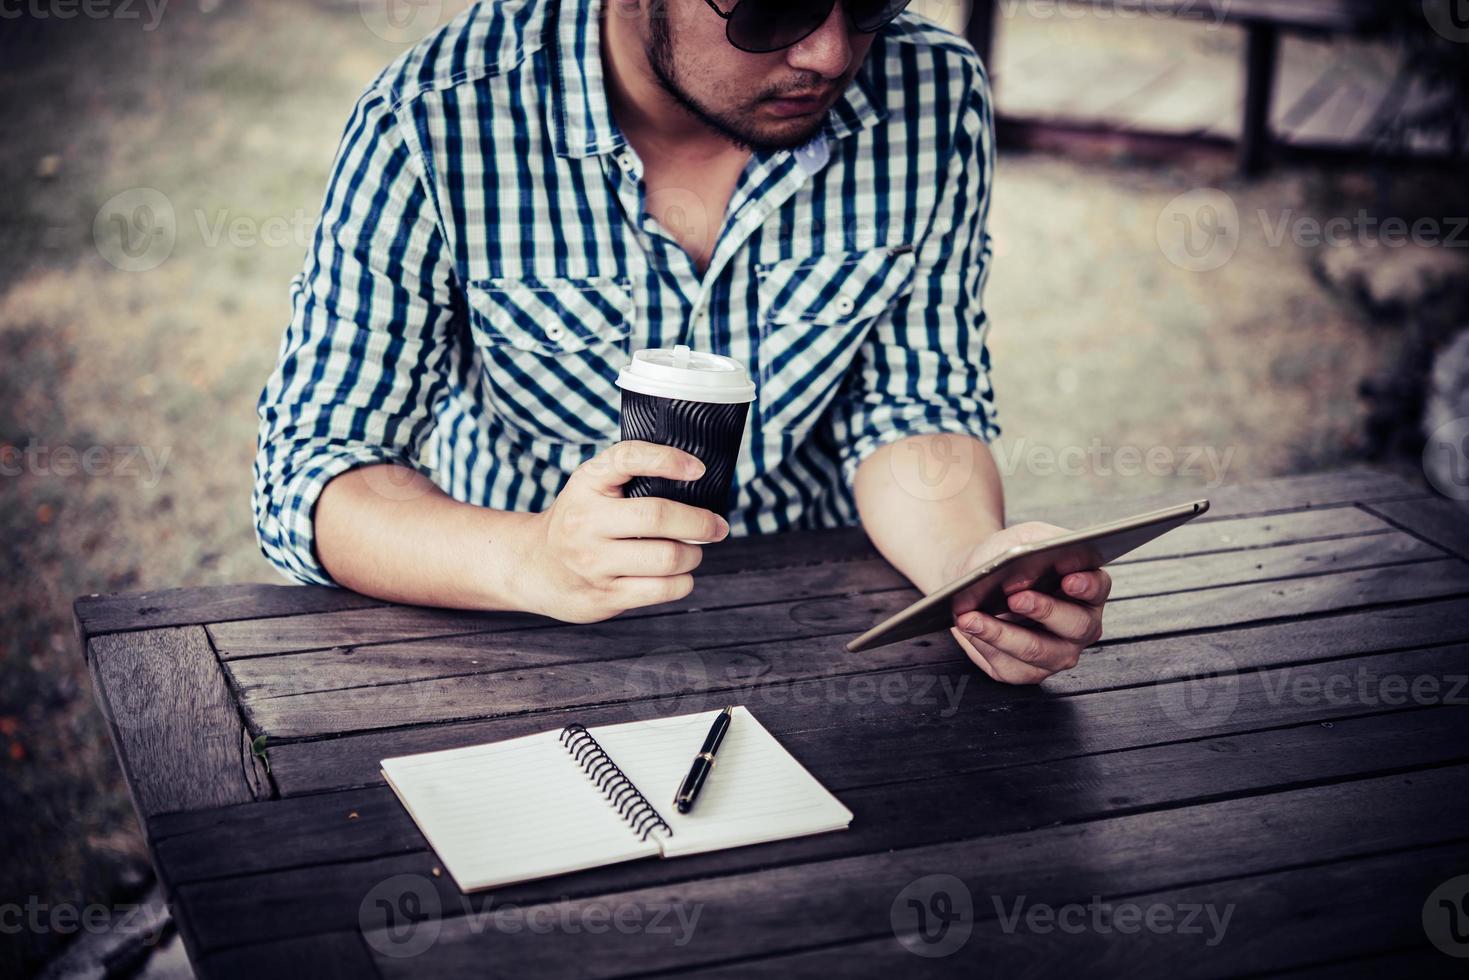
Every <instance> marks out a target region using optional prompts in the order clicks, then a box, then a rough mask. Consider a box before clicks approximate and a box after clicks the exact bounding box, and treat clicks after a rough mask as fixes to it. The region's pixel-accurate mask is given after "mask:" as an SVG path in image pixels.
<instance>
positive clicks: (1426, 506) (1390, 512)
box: [1367, 497, 1469, 559]
mask: <svg viewBox="0 0 1469 980" xmlns="http://www.w3.org/2000/svg"><path fill="white" fill-rule="evenodd" d="M1367 510H1369V511H1371V512H1372V513H1374V514H1376V515H1378V516H1379V517H1382V518H1385V519H1386V520H1387V521H1389V522H1391V523H1392V524H1395V525H1397V526H1398V527H1400V528H1403V529H1404V530H1406V531H1411V532H1413V533H1414V534H1416V535H1418V536H1419V537H1421V538H1423V539H1424V540H1425V541H1431V542H1433V543H1434V544H1436V545H1438V546H1439V547H1440V548H1444V549H1446V550H1448V551H1450V552H1452V553H1453V554H1456V555H1458V556H1459V557H1460V558H1464V559H1469V504H1461V503H1456V502H1454V501H1451V500H1444V499H1442V498H1439V497H1427V498H1424V499H1422V500H1396V501H1384V502H1383V503H1377V504H1372V505H1370V506H1369V507H1367Z"/></svg>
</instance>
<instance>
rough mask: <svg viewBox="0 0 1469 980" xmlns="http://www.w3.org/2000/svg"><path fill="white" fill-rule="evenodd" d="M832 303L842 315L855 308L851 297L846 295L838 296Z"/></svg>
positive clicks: (855, 305)
mask: <svg viewBox="0 0 1469 980" xmlns="http://www.w3.org/2000/svg"><path fill="white" fill-rule="evenodd" d="M833 305H834V306H835V307H836V311H837V312H838V313H840V314H841V315H842V316H846V315H847V314H849V313H851V312H852V311H853V310H855V309H856V308H857V304H856V302H855V301H854V300H853V299H852V297H850V296H846V295H842V296H838V297H837V298H836V301H835V302H834V303H833Z"/></svg>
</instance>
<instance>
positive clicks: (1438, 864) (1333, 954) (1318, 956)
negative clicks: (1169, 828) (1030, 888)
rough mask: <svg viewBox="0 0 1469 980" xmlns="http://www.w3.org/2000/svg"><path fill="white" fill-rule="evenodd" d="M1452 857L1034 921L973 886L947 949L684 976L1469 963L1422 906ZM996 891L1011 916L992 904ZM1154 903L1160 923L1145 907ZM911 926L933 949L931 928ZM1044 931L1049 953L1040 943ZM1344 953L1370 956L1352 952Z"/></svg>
mask: <svg viewBox="0 0 1469 980" xmlns="http://www.w3.org/2000/svg"><path fill="white" fill-rule="evenodd" d="M1456 866H1457V867H1466V866H1469V845H1466V844H1464V843H1462V842H1459V843H1451V844H1444V845H1440V846H1437V847H1430V848H1424V849H1421V850H1415V851H1410V852H1408V853H1406V854H1401V855H1399V854H1392V855H1380V856H1375V857H1365V858H1356V859H1348V860H1344V861H1335V862H1331V863H1329V864H1325V865H1320V866H1317V867H1311V868H1301V869H1294V870H1290V871H1279V872H1274V873H1270V874H1263V875H1250V876H1248V877H1243V878H1230V879H1228V880H1225V881H1221V882H1215V883H1211V884H1209V885H1200V886H1194V887H1191V888H1183V889H1175V890H1171V891H1155V892H1147V893H1144V894H1140V895H1128V896H1126V897H1125V898H1119V899H1113V900H1111V901H1109V902H1107V903H1106V904H1105V905H1103V904H1102V903H1098V905H1099V906H1100V907H1099V908H1097V910H1096V911H1093V906H1092V905H1091V902H1092V899H1090V898H1088V899H1085V900H1077V901H1076V902H1075V903H1074V904H1075V905H1077V906H1081V908H1079V909H1076V910H1075V911H1070V910H1068V911H1066V912H1064V913H1062V914H1063V915H1064V916H1065V919H1064V922H1065V924H1066V926H1067V928H1062V927H1061V925H1060V924H1058V923H1057V922H1056V921H1055V920H1052V919H1049V918H1045V917H1042V918H1038V919H1035V920H1034V922H1035V923H1036V927H1032V926H1031V925H1029V924H1028V923H1027V921H1026V920H1025V919H1024V918H1021V919H1019V920H1016V919H1014V918H1013V914H1014V911H1015V909H1016V908H1019V909H1021V911H1022V913H1028V912H1029V911H1030V909H1031V908H1033V906H1032V905H1027V904H1026V903H1025V900H1024V898H1023V897H1021V896H995V895H993V894H989V895H982V894H978V893H971V901H973V902H975V903H976V904H977V905H978V906H979V908H977V909H976V912H977V913H978V912H980V910H981V909H984V908H986V907H988V911H989V913H990V916H989V917H985V918H979V917H978V915H977V916H976V918H977V921H976V922H975V923H974V928H973V929H972V930H971V931H970V932H969V933H968V935H967V938H966V940H965V942H964V945H963V946H962V947H960V948H959V949H958V950H955V951H954V952H953V953H952V954H950V955H948V956H945V957H943V958H942V959H939V958H934V959H929V960H927V961H919V960H918V959H917V957H916V956H915V954H914V953H913V952H911V951H910V950H909V949H908V948H907V947H906V946H904V945H903V944H902V943H900V942H899V941H898V938H897V935H896V933H895V932H894V931H892V930H890V931H889V932H888V934H887V935H885V936H879V937H877V938H873V939H867V940H864V941H859V942H853V943H844V944H841V945H838V946H828V947H824V948H819V949H811V950H803V951H801V952H798V953H791V954H788V955H784V956H776V957H759V956H756V957H750V956H746V957H737V958H735V959H733V960H731V961H730V962H729V963H727V964H724V965H721V966H715V967H710V968H707V969H699V970H694V971H692V972H690V973H689V974H687V975H689V976H695V977H705V978H709V980H715V978H720V977H736V976H739V977H744V976H750V975H752V974H753V973H756V972H759V973H761V974H771V975H777V976H780V977H783V978H790V977H795V978H813V980H826V978H829V977H832V976H843V977H845V976H859V977H869V976H870V977H888V976H894V975H902V974H903V973H905V972H907V971H910V970H912V969H914V966H915V963H919V962H922V963H923V967H924V969H923V973H924V975H925V976H929V975H932V976H941V977H949V976H953V977H971V976H974V975H975V974H976V972H979V971H981V970H982V971H983V974H984V975H986V976H1028V975H1031V974H1032V973H1040V974H1043V975H1045V976H1087V977H1104V978H1105V977H1127V978H1136V977H1170V978H1172V977H1178V978H1190V977H1218V976H1246V975H1259V974H1262V973H1267V972H1268V973H1269V975H1271V976H1276V975H1278V974H1277V972H1276V971H1278V970H1280V969H1282V968H1285V969H1287V970H1292V971H1294V970H1295V969H1297V968H1299V969H1302V970H1308V971H1309V974H1308V975H1310V976H1320V977H1338V976H1359V975H1360V976H1367V975H1369V974H1367V973H1365V972H1363V973H1356V972H1351V968H1352V967H1356V966H1357V965H1358V964H1359V963H1360V964H1361V966H1362V967H1366V968H1368V969H1373V970H1375V972H1373V973H1372V974H1370V975H1372V976H1411V977H1415V978H1418V977H1423V978H1427V977H1435V976H1450V975H1453V976H1460V975H1462V974H1461V973H1452V974H1451V973H1450V972H1449V971H1450V969H1452V967H1451V966H1450V964H1451V963H1452V962H1453V961H1451V960H1450V959H1449V957H1447V956H1446V955H1444V954H1443V953H1441V952H1438V951H1437V950H1434V949H1432V948H1431V947H1429V946H1428V945H1427V941H1426V940H1425V939H1424V936H1423V925H1422V922H1421V920H1420V918H1419V908H1418V906H1419V905H1420V903H1421V901H1422V899H1423V896H1425V895H1427V894H1428V893H1429V892H1431V891H1432V890H1433V888H1434V887H1435V886H1436V885H1437V884H1438V883H1439V882H1440V881H1442V880H1443V877H1444V870H1443V869H1444V868H1446V867H1456ZM997 898H998V899H999V901H1000V907H1001V908H1002V909H1004V911H1005V916H1003V917H1002V916H1000V915H997V914H996V913H995V908H994V906H995V900H996V899H997ZM1017 901H1018V902H1019V904H1018V905H1017ZM1133 909H1135V910H1137V912H1136V913H1134V912H1133V911H1131V910H1133ZM1211 910H1212V913H1213V917H1211V915H1210V912H1211ZM1041 911H1042V912H1045V911H1046V910H1045V909H1042V910H1041ZM1119 911H1121V912H1123V916H1126V917H1122V916H1118V914H1117V913H1118V912H1119ZM1149 912H1151V913H1152V915H1153V916H1154V918H1153V919H1152V920H1151V922H1152V923H1153V927H1152V928H1149V927H1148V925H1149V921H1150V920H1148V919H1146V918H1145V917H1144V916H1145V915H1146V914H1148V913H1149ZM1226 913H1227V915H1228V918H1227V919H1226V918H1225V915H1226ZM1134 915H1135V916H1136V919H1135V920H1134V919H1133V918H1132V917H1133V916H1134ZM1011 922H1013V923H1015V924H1014V925H1011V924H1010V923H1011ZM1303 922H1305V923H1309V924H1310V925H1309V927H1308V928H1309V929H1310V942H1302V941H1301V938H1302V936H1301V933H1302V925H1301V923H1303ZM1099 924H1100V925H1099ZM905 935H906V936H907V937H908V941H909V942H910V943H912V944H913V945H914V946H916V947H917V948H918V949H920V950H921V949H923V948H924V947H923V945H922V940H921V938H918V937H917V936H915V935H914V934H912V933H907V934H905ZM1042 943H1043V944H1044V954H1043V955H1038V951H1037V946H1038V945H1039V944H1042ZM1395 947H1397V948H1395ZM1402 947H1409V948H1408V949H1403V948H1402ZM1384 951H1386V952H1384ZM1345 957H1362V958H1363V959H1362V960H1355V959H1354V960H1351V961H1349V963H1347V964H1343V963H1342V962H1341V960H1342V959H1343V958H1345ZM1322 961H1334V962H1331V963H1330V965H1329V966H1328V965H1327V964H1326V963H1323V962H1322ZM1389 964H1394V965H1396V967H1397V969H1392V968H1390V967H1389ZM1343 967H1347V969H1346V970H1344V969H1343ZM1459 969H1460V970H1462V966H1460V967H1459ZM991 971H993V972H991ZM607 975H614V974H607ZM1290 975H1292V976H1295V975H1297V974H1295V973H1294V972H1292V973H1291V974H1290Z"/></svg>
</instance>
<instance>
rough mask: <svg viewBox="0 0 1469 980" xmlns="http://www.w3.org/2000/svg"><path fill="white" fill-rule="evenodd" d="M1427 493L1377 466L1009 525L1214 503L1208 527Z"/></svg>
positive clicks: (1028, 510) (1096, 519) (1076, 508)
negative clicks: (1196, 502)
mask: <svg viewBox="0 0 1469 980" xmlns="http://www.w3.org/2000/svg"><path fill="white" fill-rule="evenodd" d="M1427 495H1428V491H1427V489H1426V488H1425V487H1422V486H1415V485H1413V484H1411V483H1409V482H1408V481H1407V480H1404V479H1403V478H1402V477H1400V476H1398V475H1397V474H1395V473H1391V472H1389V471H1387V470H1385V469H1381V468H1378V467H1372V466H1352V467H1346V468H1343V469H1336V470H1329V471H1327V472H1324V473H1311V474H1306V475H1303V476H1288V477H1280V478H1279V479H1272V480H1257V481H1254V482H1251V483H1232V484H1226V485H1224V486H1221V487H1216V488H1214V489H1212V490H1199V491H1192V490H1187V489H1179V490H1176V491H1168V492H1165V493H1157V494H1148V495H1145V496H1129V497H1117V498H1114V499H1110V500H1095V499H1089V500H1085V501H1079V502H1077V503H1075V504H1068V505H1064V506H1060V507H1046V508H1044V509H1041V508H1035V507H1030V506H1028V505H1027V504H1025V503H1023V502H1012V503H1013V504H1014V506H1012V507H1009V508H1008V509H1007V514H1006V523H1008V524H1018V523H1020V522H1021V521H1029V520H1039V521H1049V522H1050V523H1052V524H1059V525H1061V526H1062V527H1086V526H1087V525H1088V524H1096V523H1100V522H1102V521H1107V520H1115V519H1116V518H1119V517H1127V516H1128V515H1130V514H1140V513H1143V512H1145V511H1148V510H1154V509H1156V508H1159V507H1167V506H1170V505H1172V504H1178V503H1183V502H1185V501H1188V500H1193V499H1195V498H1198V497H1208V498H1209V512H1208V513H1207V514H1205V515H1203V516H1202V517H1200V518H1199V519H1198V520H1200V521H1204V522H1209V521H1217V520H1223V519H1225V518H1230V517H1246V516H1250V515H1261V514H1273V513H1279V512H1283V511H1295V510H1310V509H1313V508H1317V507H1331V506H1337V505H1341V504H1365V503H1373V502H1377V501H1386V500H1401V499H1419V498H1423V497H1426V496H1427Z"/></svg>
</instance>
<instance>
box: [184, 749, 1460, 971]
mask: <svg viewBox="0 0 1469 980" xmlns="http://www.w3.org/2000/svg"><path fill="white" fill-rule="evenodd" d="M1466 802H1469V771H1466V770H1465V769H1464V768H1463V767H1458V768H1455V769H1446V770H1435V771H1433V772H1429V773H1415V774H1412V775H1410V776H1394V777H1388V778H1385V779H1374V780H1364V781H1362V782H1356V783H1349V784H1345V785H1339V786H1330V787H1324V788H1319V789H1305V790H1299V791H1296V792H1291V793H1281V794H1275V795H1272V796H1266V797H1250V798H1248V799H1244V800H1232V801H1228V802H1225V803H1219V804H1211V805H1205V806H1198V807H1187V808H1182V809H1177V810H1167V811H1161V812H1154V813H1148V814H1143V815H1141V816H1137V817H1121V818H1115V819H1111V820H1104V821H1098V822H1095V823H1090V824H1085V825H1082V826H1078V827H1062V828H1057V829H1055V830H1047V831H1036V832H1032V833H1029V834H1024V835H1016V836H1014V837H999V838H987V839H984V840H980V841H963V842H957V843H953V844H941V845H935V846H929V847H919V848H912V849H906V850H900V851H894V852H888V853H881V854H869V855H863V856H861V857H856V858H843V859H837V860H833V861H822V862H817V863H813V864H806V865H797V866H786V867H780V868H771V869H767V870H765V871H762V872H755V873H750V874H743V875H732V876H724V877H720V878H714V879H704V880H700V881H691V882H682V883H680V884H679V885H677V886H676V887H659V888H650V889H640V890H635V891H626V892H617V893H612V894H604V895H597V896H593V897H588V898H579V899H572V900H570V901H566V902H553V903H548V904H550V905H551V906H552V907H551V908H549V909H547V910H545V912H544V913H542V912H540V911H539V910H532V909H530V908H524V907H522V908H521V909H520V910H518V912H511V913H509V914H503V915H502V916H500V917H498V918H497V917H495V915H494V910H495V909H496V908H498V907H499V906H498V905H496V906H495V907H493V908H492V909H491V915H490V916H489V917H486V916H483V915H480V916H466V915H459V916H457V917H455V918H452V919H448V920H445V921H443V922H441V923H440V928H439V930H438V933H437V936H436V941H435V942H434V943H433V944H432V945H431V946H429V948H428V949H427V950H425V951H424V952H423V953H422V954H421V955H419V956H417V957H414V958H412V959H411V960H403V961H390V960H389V959H387V958H378V960H377V962H378V967H379V969H380V970H382V972H383V974H384V976H388V977H393V976H422V975H424V974H437V975H450V974H454V973H457V972H462V971H471V970H474V969H476V968H477V967H481V968H482V967H483V965H484V964H486V963H493V964H494V965H495V969H496V970H497V971H503V973H504V975H507V976H531V975H556V976H565V975H595V974H591V973H590V971H597V972H599V973H606V974H611V975H616V974H618V973H624V972H633V971H634V970H636V971H637V972H646V971H656V970H673V969H682V968H687V967H690V966H694V965H698V964H701V963H718V962H722V961H727V960H731V959H735V958H738V957H743V956H746V955H748V954H749V952H750V945H751V943H750V937H752V936H758V937H759V942H760V946H761V947H762V948H763V949H764V950H766V951H768V952H777V951H782V950H794V949H801V948H809V947H812V946H817V945H823V944H829V943H836V942H844V941H851V940H854V939H863V938H867V937H872V936H881V935H884V934H890V933H891V929H892V924H891V909H892V905H893V902H894V901H895V900H896V899H897V898H898V897H899V896H900V894H901V893H902V891H903V889H904V888H905V887H907V886H909V885H910V884H912V883H913V882H915V881H916V880H917V879H921V878H923V877H925V876H927V875H930V874H932V873H933V872H934V871H936V870H943V871H946V872H948V873H951V874H954V875H956V876H957V877H959V878H960V879H961V880H962V881H964V882H965V884H966V886H967V888H968V890H969V891H970V892H971V893H972V894H977V895H978V896H980V898H981V902H982V901H983V899H984V898H986V897H988V896H994V895H998V896H1001V897H1002V898H1004V899H1013V897H1015V896H1025V900H1026V901H1027V902H1030V903H1043V904H1047V905H1063V904H1068V903H1072V902H1078V901H1080V902H1083V903H1085V902H1087V901H1090V900H1091V898H1092V897H1093V896H1096V895H1101V896H1116V895H1131V894H1147V893H1150V892H1153V891H1163V890H1173V889H1183V888H1185V887H1187V886H1188V885H1189V884H1191V883H1194V882H1201V881H1208V880H1211V879H1219V878H1242V877H1245V876H1249V875H1257V874H1263V873H1267V872H1271V871H1275V870H1278V869H1281V868H1283V867H1290V866H1296V865H1299V864H1302V863H1308V862H1309V863H1325V862H1329V861H1342V860H1345V859H1349V858H1354V857H1367V856H1372V855H1377V854H1380V853H1381V852H1383V851H1385V850H1391V849H1399V848H1406V847H1423V846H1429V845H1433V844H1440V843H1447V842H1452V841H1455V840H1456V838H1459V837H1460V836H1461V835H1462V828H1459V827H1454V826H1452V823H1453V820H1454V817H1453V814H1454V813H1455V812H1456V808H1461V807H1462V806H1463V805H1464V804H1465V803H1466ZM1405 815H1412V818H1413V819H1405ZM1206 840H1207V841H1210V842H1218V843H1217V846H1209V847H1202V846H1200V842H1201V841H1206ZM1455 853H1457V852H1455ZM1444 877H1447V875H1445V876H1444ZM816 882H823V883H832V884H833V885H836V883H839V885H837V886H836V887H817V886H815V883H816ZM1415 883H1416V878H1415ZM204 887H208V886H204ZM455 904H456V905H457V904H458V903H457V902H456V903H455ZM670 905H673V906H675V909H674V910H675V912H677V911H678V910H679V909H682V910H683V911H684V912H685V913H686V916H687V918H686V919H685V920H684V921H687V919H690V918H692V914H693V911H694V910H695V909H700V910H701V912H700V915H699V918H698V920H697V922H696V923H694V924H693V926H692V929H691V932H692V934H689V931H685V933H684V934H683V935H682V936H678V935H677V934H675V933H673V932H668V933H655V932H653V931H651V930H648V929H643V930H611V929H609V930H608V931H607V932H606V933H590V932H588V931H587V930H585V929H578V928H575V925H576V924H578V923H584V922H587V921H589V920H588V919H587V918H586V916H587V913H588V911H589V910H590V909H593V908H600V909H604V910H614V911H615V910H617V909H620V908H621V909H636V910H638V911H639V912H641V913H644V914H646V913H648V912H650V911H651V909H653V908H658V907H663V908H667V907H669V906H670ZM981 909H983V912H981ZM975 911H976V916H978V915H980V914H983V915H984V916H985V917H986V919H988V918H993V917H994V916H995V910H994V909H993V907H989V908H985V907H984V905H983V904H981V905H980V907H979V908H977V909H976V910H975ZM624 915H625V918H630V916H629V915H627V913H624ZM517 920H518V921H519V922H520V923H521V924H522V929H521V930H520V931H519V932H512V931H511V930H510V929H509V928H507V927H505V926H504V925H503V924H504V923H510V922H515V921H517ZM537 921H542V922H545V921H549V922H553V923H564V922H571V923H573V926H572V927H561V928H553V930H552V934H553V935H554V936H555V941H554V942H548V941H546V939H547V937H546V935H544V934H539V933H537V932H535V931H532V930H531V929H529V928H526V926H528V925H529V924H531V923H535V922H537ZM604 921H605V920H604ZM642 921H644V922H647V921H648V919H647V918H643V919H642ZM690 940H692V941H690ZM367 941H368V945H369V947H374V946H378V948H381V946H380V945H378V944H381V943H384V942H385V937H382V936H374V934H373V933H372V932H371V931H369V933H368V935H367ZM1048 945H1049V944H1048ZM1007 972H1008V971H1007Z"/></svg>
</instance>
